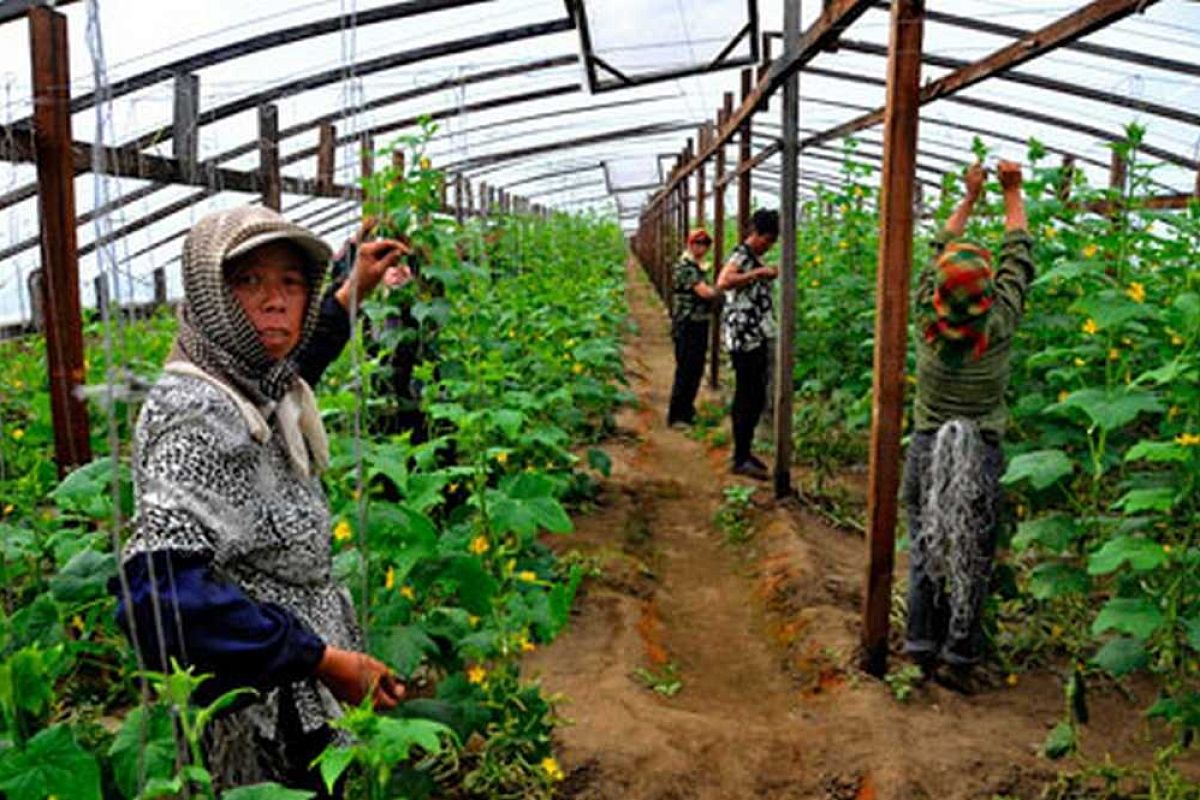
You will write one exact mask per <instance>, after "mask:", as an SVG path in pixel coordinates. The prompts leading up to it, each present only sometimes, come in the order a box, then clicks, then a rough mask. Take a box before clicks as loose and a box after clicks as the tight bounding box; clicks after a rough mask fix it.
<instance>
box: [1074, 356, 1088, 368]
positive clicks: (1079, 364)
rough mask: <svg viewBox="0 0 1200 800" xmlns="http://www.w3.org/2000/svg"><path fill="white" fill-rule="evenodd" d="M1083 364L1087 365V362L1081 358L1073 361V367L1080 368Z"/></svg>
mask: <svg viewBox="0 0 1200 800" xmlns="http://www.w3.org/2000/svg"><path fill="white" fill-rule="evenodd" d="M1085 364H1087V362H1086V361H1084V360H1083V359H1082V358H1077V359H1075V366H1077V367H1082V366H1083V365H1085Z"/></svg>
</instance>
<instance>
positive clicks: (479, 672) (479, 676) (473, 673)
mask: <svg viewBox="0 0 1200 800" xmlns="http://www.w3.org/2000/svg"><path fill="white" fill-rule="evenodd" d="M486 678H487V670H486V669H484V668H483V667H481V666H479V665H478V664H476V665H474V666H473V667H471V668H470V669H468V670H467V680H468V681H470V682H471V683H474V684H481V683H483V682H484V680H485V679H486Z"/></svg>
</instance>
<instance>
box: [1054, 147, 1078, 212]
mask: <svg viewBox="0 0 1200 800" xmlns="http://www.w3.org/2000/svg"><path fill="white" fill-rule="evenodd" d="M1074 183H1075V156H1070V155H1068V156H1063V160H1062V171H1061V175H1060V182H1059V184H1058V199H1059V201H1061V202H1063V203H1065V202H1067V201H1068V200H1070V199H1071V186H1072V184H1074Z"/></svg>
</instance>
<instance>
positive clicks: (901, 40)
mask: <svg viewBox="0 0 1200 800" xmlns="http://www.w3.org/2000/svg"><path fill="white" fill-rule="evenodd" d="M924 5H925V4H924V1H923V0H896V1H895V2H894V3H893V5H892V25H891V36H890V48H889V51H888V75H887V90H886V95H887V105H886V110H885V113H884V131H883V137H884V138H883V141H884V154H883V170H882V175H881V177H882V181H883V183H882V187H881V191H880V199H879V205H880V208H879V212H880V213H879V271H878V281H877V288H876V302H875V379H874V389H873V395H872V397H873V400H874V403H873V409H872V419H871V450H870V467H869V469H870V476H869V480H868V490H867V491H868V495H867V535H868V550H867V552H868V567H867V576H866V592H865V594H864V597H863V668H864V669H866V670H867V672H869V673H870V674H872V675H875V676H877V677H882V676H883V675H884V674H885V672H886V671H887V648H888V615H889V613H890V611H891V606H892V569H893V566H894V558H895V548H896V515H897V493H898V491H899V488H900V434H901V428H902V422H903V417H904V372H905V364H906V355H907V352H908V292H909V286H910V275H911V272H912V232H913V215H912V205H913V204H912V191H913V183H914V178H915V176H916V158H917V122H918V113H919V112H918V109H919V92H920V78H921V45H922V38H923V33H924Z"/></svg>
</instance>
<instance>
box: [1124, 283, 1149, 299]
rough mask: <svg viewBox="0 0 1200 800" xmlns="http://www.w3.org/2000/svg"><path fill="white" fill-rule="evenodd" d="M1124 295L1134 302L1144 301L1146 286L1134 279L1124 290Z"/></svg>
mask: <svg viewBox="0 0 1200 800" xmlns="http://www.w3.org/2000/svg"><path fill="white" fill-rule="evenodd" d="M1125 296H1126V297H1128V298H1129V299H1130V300H1132V301H1133V302H1135V303H1144V302H1146V287H1145V286H1143V285H1142V284H1140V283H1138V282H1137V281H1134V282H1133V283H1131V284H1129V288H1128V289H1126V290H1125Z"/></svg>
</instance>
